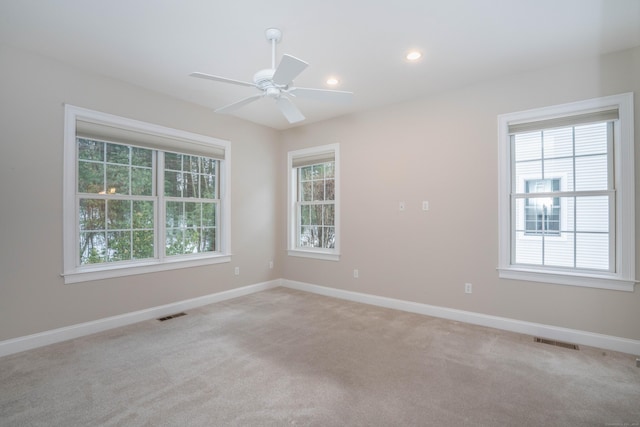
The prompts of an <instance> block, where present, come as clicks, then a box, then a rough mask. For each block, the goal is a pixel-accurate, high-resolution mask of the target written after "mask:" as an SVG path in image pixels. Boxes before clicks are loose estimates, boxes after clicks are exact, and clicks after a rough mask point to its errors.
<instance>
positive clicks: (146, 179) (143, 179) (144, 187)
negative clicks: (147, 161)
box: [131, 168, 153, 196]
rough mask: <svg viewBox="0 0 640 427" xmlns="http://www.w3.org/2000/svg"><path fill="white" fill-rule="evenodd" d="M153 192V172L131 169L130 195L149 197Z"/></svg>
mask: <svg viewBox="0 0 640 427" xmlns="http://www.w3.org/2000/svg"><path fill="white" fill-rule="evenodd" d="M152 191H153V171H152V170H151V169H146V168H144V169H143V168H131V194H132V195H134V196H151V195H152Z"/></svg>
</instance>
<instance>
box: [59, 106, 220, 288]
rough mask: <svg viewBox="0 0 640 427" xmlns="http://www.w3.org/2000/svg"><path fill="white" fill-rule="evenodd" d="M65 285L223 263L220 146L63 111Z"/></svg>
mask: <svg viewBox="0 0 640 427" xmlns="http://www.w3.org/2000/svg"><path fill="white" fill-rule="evenodd" d="M65 126H66V127H65V167H64V174H65V184H64V201H65V204H64V218H65V222H64V233H65V234H64V277H65V282H66V283H72V282H79V281H85V280H94V279H101V278H108V277H116V276H124V275H130V274H139V273H144V272H150V271H158V270H166V269H173V268H182V267H189V266H196V265H203V264H211V263H219V262H228V261H229V260H230V255H229V254H230V247H229V203H228V191H229V180H228V177H229V158H230V147H229V143H228V142H227V141H222V140H217V139H214V138H210V137H205V136H202V135H196V134H191V133H188V132H184V131H178V130H175V129H169V128H164V127H160V126H156V125H152V124H148V123H143V122H138V121H135V120H130V119H125V118H122V117H117V116H112V115H108V114H104V113H100V112H96V111H91V110H86V109H81V108H78V107H73V106H66V110H65Z"/></svg>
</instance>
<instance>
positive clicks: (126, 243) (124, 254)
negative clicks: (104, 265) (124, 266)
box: [107, 231, 131, 262]
mask: <svg viewBox="0 0 640 427" xmlns="http://www.w3.org/2000/svg"><path fill="white" fill-rule="evenodd" d="M107 246H108V249H107V262H114V261H125V260H129V259H131V231H109V232H107Z"/></svg>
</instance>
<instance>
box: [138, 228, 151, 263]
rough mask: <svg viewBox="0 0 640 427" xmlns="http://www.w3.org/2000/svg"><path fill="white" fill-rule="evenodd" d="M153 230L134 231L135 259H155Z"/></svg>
mask: <svg viewBox="0 0 640 427" xmlns="http://www.w3.org/2000/svg"><path fill="white" fill-rule="evenodd" d="M153 256H154V254H153V230H134V231H133V258H134V259H144V258H153Z"/></svg>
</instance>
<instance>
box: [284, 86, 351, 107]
mask: <svg viewBox="0 0 640 427" xmlns="http://www.w3.org/2000/svg"><path fill="white" fill-rule="evenodd" d="M287 93H288V94H290V95H292V96H299V97H301V98H308V99H313V100H316V101H329V102H341V103H347V102H350V101H351V100H353V92H345V91H342V90H326V89H310V88H306V87H292V88H291V89H289V90H288V91H287Z"/></svg>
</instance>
